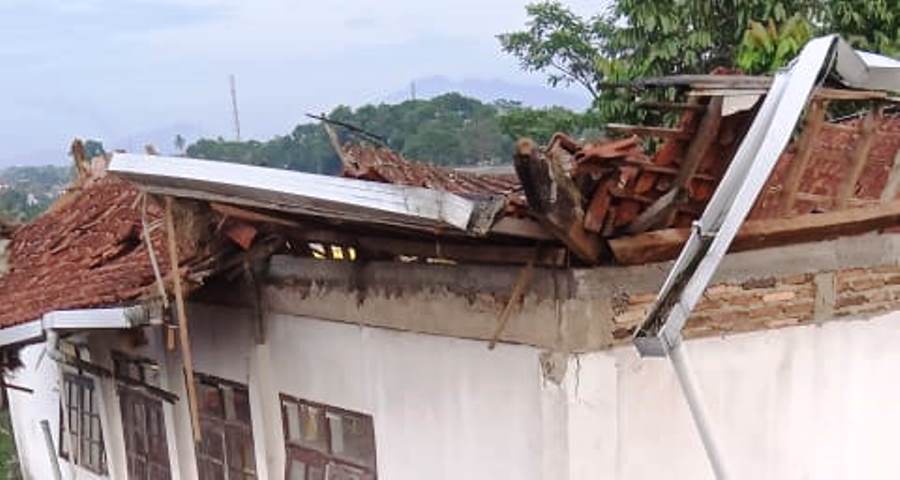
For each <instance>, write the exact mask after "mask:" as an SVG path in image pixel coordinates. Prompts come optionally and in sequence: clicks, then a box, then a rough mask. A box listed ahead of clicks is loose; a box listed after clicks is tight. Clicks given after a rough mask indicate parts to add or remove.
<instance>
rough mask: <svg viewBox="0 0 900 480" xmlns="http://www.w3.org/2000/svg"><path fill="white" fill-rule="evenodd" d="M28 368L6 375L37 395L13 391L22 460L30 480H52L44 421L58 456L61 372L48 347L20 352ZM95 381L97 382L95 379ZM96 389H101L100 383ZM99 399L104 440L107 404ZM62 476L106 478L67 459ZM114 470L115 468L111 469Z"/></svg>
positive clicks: (14, 420)
mask: <svg viewBox="0 0 900 480" xmlns="http://www.w3.org/2000/svg"><path fill="white" fill-rule="evenodd" d="M20 359H21V360H22V363H23V364H24V365H25V366H24V368H20V369H18V370H16V371H15V372H14V373H12V374H10V375H7V376H6V381H7V382H9V383H12V384H14V385H21V386H25V387H28V388H32V389H34V393H26V392H20V391H16V390H12V389H10V390H9V408H10V413H11V416H12V424H13V430H14V432H15V437H16V448H18V453H19V459H20V462H21V463H22V465H23V472H22V473H23V474H24V477H25V479H26V480H49V479H52V478H53V470H52V466H51V465H52V464H51V463H50V452H49V450H48V448H47V443H46V440H45V439H44V431H43V430H42V428H41V423H40V422H41V420H49V421H50V433H51V435H52V437H53V447H54V450H55V451H54V452H53V453H54V454H57V453H58V452H59V383H58V381H59V369H58V367H57V364H56V363H55V362H54V361H53V360H51V359H50V358H49V357H48V356H47V355H46V354H44V344H43V343H41V344H36V345H30V346H28V347H25V348H23V349H22V350H21V352H20ZM95 382H97V380H96V379H95ZM95 386H96V388H98V389H101V388H102V387H101V385H100V383H99V382H97V383H95ZM102 397H103V395H102V391H101V394H100V395H98V396H97V398H98V400H99V401H100V406H101V418H100V422H101V425H102V428H103V435H104V438H108V432H107V430H108V426H109V419H108V417H107V416H105V415H104V413H105V412H106V409H105V408H103V407H104V405H105V401H104V399H103V398H102ZM59 462H60V467H61V473H62V476H63V479H65V480H97V479H101V478H104V477H102V476H99V475H96V474H94V473H92V472H90V471H88V470H85V469H83V468H81V467H78V466H73V465H72V464H70V463H69V462H67V461H66V460H64V459H59ZM110 468H112V467H110Z"/></svg>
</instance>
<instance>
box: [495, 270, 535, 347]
mask: <svg viewBox="0 0 900 480" xmlns="http://www.w3.org/2000/svg"><path fill="white" fill-rule="evenodd" d="M532 279H534V263H533V262H528V263H527V264H526V265H525V266H524V267H522V270H520V271H519V275H518V276H517V277H516V282H515V284H513V289H512V292H511V293H510V294H509V299H508V300H507V301H506V304H505V305H504V306H503V310H501V311H500V315H498V316H497V327H496V329H495V330H494V334H493V335H491V341H490V342H489V343H488V350H493V349H494V347H496V346H497V341H498V340H500V335H501V334H502V333H503V330H504V329H505V328H506V324H507V322H509V317H510V316H511V315H512V311H513V308H515V306H516V304H517V303H519V302H521V301H522V300H523V299H524V297H525V293H526V292H527V291H528V287H529V286H530V285H531V281H532Z"/></svg>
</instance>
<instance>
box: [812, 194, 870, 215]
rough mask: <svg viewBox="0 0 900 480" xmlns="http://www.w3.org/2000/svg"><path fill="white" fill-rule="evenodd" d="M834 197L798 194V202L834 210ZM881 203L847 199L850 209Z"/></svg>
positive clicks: (862, 199)
mask: <svg viewBox="0 0 900 480" xmlns="http://www.w3.org/2000/svg"><path fill="white" fill-rule="evenodd" d="M834 198H835V197H834V196H831V195H818V194H815V193H807V192H797V201H800V202H811V203H814V204H816V206H818V207H821V208H822V209H824V210H826V211H827V210H832V209H833V208H832V207H833V206H834ZM879 203H881V202H880V201H879V200H877V199H874V198H854V197H850V198H849V199H847V206H848V207H871V206H873V205H878V204H879Z"/></svg>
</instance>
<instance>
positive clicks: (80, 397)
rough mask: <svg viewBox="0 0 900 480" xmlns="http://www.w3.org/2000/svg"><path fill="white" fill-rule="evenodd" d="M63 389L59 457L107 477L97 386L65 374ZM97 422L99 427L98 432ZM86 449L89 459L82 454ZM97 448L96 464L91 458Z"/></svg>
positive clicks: (82, 378) (84, 377)
mask: <svg viewBox="0 0 900 480" xmlns="http://www.w3.org/2000/svg"><path fill="white" fill-rule="evenodd" d="M62 385H63V391H62V392H61V395H62V398H61V399H60V403H59V409H60V416H59V456H60V457H61V458H64V459H66V460H67V461H69V462H71V463H72V464H74V465H78V466H79V467H81V468H84V469H85V470H88V471H90V472H93V473H95V474H97V475H104V476H105V475H108V474H109V462H108V460H107V458H106V444H105V442H104V438H103V419H102V415H101V412H100V397H99V395H98V390H97V385H96V382H95V381H94V379H93V378H92V377H88V376H86V375H80V374H76V373H71V372H64V373H63V381H62ZM73 392H74V395H73ZM63 399H64V401H63ZM85 403H87V405H85ZM63 409H65V410H63ZM94 421H96V426H97V429H96V432H95V431H94ZM66 423H68V425H66ZM85 431H87V434H88V437H87V438H85V437H84V436H83V434H84V432H85ZM95 433H96V438H95V435H94V434H95ZM67 445H68V446H69V447H72V446H74V447H75V448H74V450H75V451H74V452H70V450H71V448H67ZM84 447H87V450H88V451H87V454H86V455H85V454H84V452H83V451H82V449H83V448H84ZM94 447H96V448H97V450H98V452H97V462H96V463H94V462H93V461H92V458H91V457H92V456H91V451H92V450H93V448H94Z"/></svg>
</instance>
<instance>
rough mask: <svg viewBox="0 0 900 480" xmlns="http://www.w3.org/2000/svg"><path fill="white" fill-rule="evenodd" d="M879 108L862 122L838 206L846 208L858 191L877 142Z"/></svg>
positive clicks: (842, 185) (872, 111)
mask: <svg viewBox="0 0 900 480" xmlns="http://www.w3.org/2000/svg"><path fill="white" fill-rule="evenodd" d="M880 116H881V114H880V112H879V111H878V109H877V108H876V109H873V110H871V111H870V112H869V114H868V115H866V118H865V119H864V120H863V124H862V134H861V135H860V137H859V139H858V140H857V141H856V146H855V148H854V151H853V160H852V163H851V164H850V171H849V172H848V173H847V176H845V177H844V181H843V183H842V184H841V186H840V189H839V190H838V195H837V199H836V201H835V203H836V205H837V207H838V208H846V207H847V204H848V203H849V200H850V198H851V197H852V196H853V195H854V194H855V193H856V184H857V183H858V182H859V177H861V176H862V173H863V170H864V169H865V168H866V164H867V163H868V160H869V152H870V151H871V150H872V144H873V143H874V142H875V134H876V132H877V131H878V123H879V119H880Z"/></svg>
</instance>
